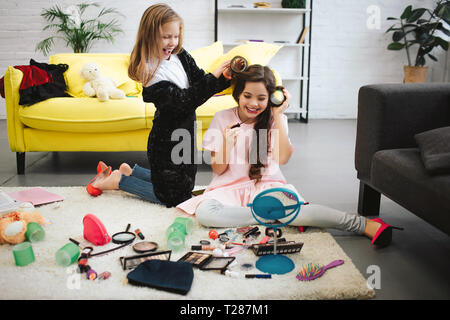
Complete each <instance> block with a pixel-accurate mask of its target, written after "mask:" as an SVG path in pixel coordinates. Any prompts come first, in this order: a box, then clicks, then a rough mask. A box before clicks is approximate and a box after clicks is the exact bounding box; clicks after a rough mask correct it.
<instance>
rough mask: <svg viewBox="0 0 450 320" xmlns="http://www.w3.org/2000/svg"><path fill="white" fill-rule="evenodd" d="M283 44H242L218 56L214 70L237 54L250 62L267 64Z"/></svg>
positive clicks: (212, 66) (213, 65) (213, 66)
mask: <svg viewBox="0 0 450 320" xmlns="http://www.w3.org/2000/svg"><path fill="white" fill-rule="evenodd" d="M281 47H282V46H281V45H276V44H271V43H265V42H250V43H245V44H241V45H239V46H236V47H234V48H232V49H231V50H229V51H228V52H227V53H226V54H224V55H223V56H221V57H220V58H218V59H217V60H216V61H215V62H214V63H213V64H212V65H211V68H212V70H215V69H217V68H218V67H219V66H220V65H222V63H224V62H225V61H227V60H231V59H233V58H234V57H235V56H241V57H244V58H245V59H247V61H248V63H249V64H261V65H263V66H265V65H267V64H268V63H269V61H270V60H271V59H272V57H273V56H274V55H275V54H276V53H277V52H278V50H280V49H281Z"/></svg>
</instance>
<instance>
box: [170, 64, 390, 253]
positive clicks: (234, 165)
mask: <svg viewBox="0 0 450 320" xmlns="http://www.w3.org/2000/svg"><path fill="white" fill-rule="evenodd" d="M233 81H234V89H233V97H234V98H235V100H236V101H237V103H238V106H237V107H235V108H232V109H228V110H223V111H220V112H217V113H216V115H215V116H214V119H213V121H212V123H211V125H210V126H209V128H208V131H207V132H206V134H205V137H204V140H203V148H204V149H206V150H209V151H211V167H212V171H213V178H212V181H211V183H210V185H209V186H208V188H207V189H206V190H205V192H204V193H203V194H202V195H200V196H197V197H195V198H192V199H190V200H187V201H185V202H183V203H181V204H179V205H178V206H177V208H179V209H181V210H182V211H184V212H185V213H188V214H196V218H197V219H198V221H199V222H200V223H201V224H202V225H205V226H209V227H237V226H246V225H251V224H256V223H257V222H256V221H255V219H254V218H253V216H252V214H251V211H250V208H249V207H247V204H248V203H251V202H252V200H253V198H254V197H255V196H256V195H257V194H258V193H260V192H261V191H264V190H267V189H269V188H275V187H285V188H289V189H291V190H292V191H294V192H296V194H298V192H297V190H296V189H295V187H294V186H292V185H289V184H287V181H286V179H285V177H284V176H283V174H282V172H281V170H280V167H279V165H280V164H285V163H287V162H288V161H289V159H290V157H291V156H292V153H293V151H294V150H293V147H292V145H291V143H290V141H289V136H288V123H287V117H286V116H285V115H284V114H283V112H284V110H286V108H287V107H288V104H289V100H290V94H289V92H288V91H287V90H285V89H284V94H285V96H286V97H287V99H286V100H285V101H284V103H283V104H282V105H281V106H274V105H273V104H272V102H271V101H270V99H269V97H270V95H271V94H272V93H273V92H274V90H275V84H274V76H273V73H272V71H271V70H270V69H269V68H268V67H264V66H260V65H252V66H250V67H249V68H248V69H247V70H246V71H245V72H242V73H239V74H237V75H235V79H234V80H233ZM236 124H239V125H236ZM299 199H302V198H301V197H300V196H299ZM291 225H296V226H313V227H322V228H336V229H340V230H345V231H351V232H355V233H357V234H361V235H366V236H368V237H369V238H372V243H374V244H378V245H387V244H389V243H390V241H391V236H392V227H391V226H389V225H387V224H386V223H384V222H383V221H382V220H380V219H375V220H368V219H366V218H365V217H362V216H359V215H355V214H349V213H345V212H342V211H339V210H335V209H332V208H329V207H325V206H321V205H314V204H309V205H306V206H302V208H301V211H300V214H299V215H298V216H297V218H296V219H295V220H294V221H293V222H292V223H291Z"/></svg>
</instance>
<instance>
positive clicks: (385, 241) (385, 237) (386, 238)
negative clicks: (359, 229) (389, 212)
mask: <svg viewBox="0 0 450 320" xmlns="http://www.w3.org/2000/svg"><path fill="white" fill-rule="evenodd" d="M371 221H375V222H378V223H380V224H381V226H380V228H378V230H377V232H376V233H375V236H374V237H373V238H372V244H373V245H375V246H378V247H386V246H388V245H389V244H390V243H391V242H392V229H396V230H404V229H403V228H400V227H394V226H391V225H389V224H387V223H386V222H384V221H383V220H381V219H380V218H376V219H372V220H371Z"/></svg>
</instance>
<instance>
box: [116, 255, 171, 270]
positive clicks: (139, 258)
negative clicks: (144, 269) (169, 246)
mask: <svg viewBox="0 0 450 320" xmlns="http://www.w3.org/2000/svg"><path fill="white" fill-rule="evenodd" d="M171 254H172V251H171V250H169V251H158V252H151V253H146V254H140V255H135V256H127V257H120V258H119V260H120V264H121V265H122V268H123V270H127V269H128V270H129V269H134V268H136V267H137V266H138V265H140V264H141V263H142V262H144V261H147V260H167V261H170V255H171Z"/></svg>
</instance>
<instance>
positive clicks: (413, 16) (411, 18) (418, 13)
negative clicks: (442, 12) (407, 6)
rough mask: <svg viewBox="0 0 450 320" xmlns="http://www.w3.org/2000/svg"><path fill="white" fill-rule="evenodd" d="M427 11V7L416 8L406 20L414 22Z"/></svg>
mask: <svg viewBox="0 0 450 320" xmlns="http://www.w3.org/2000/svg"><path fill="white" fill-rule="evenodd" d="M426 11H427V9H423V8H421V9H415V10H413V11H412V13H411V15H410V16H409V17H408V18H407V19H406V22H414V21H416V20H417V19H419V18H420V17H421V16H423V14H424V13H425V12H426Z"/></svg>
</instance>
